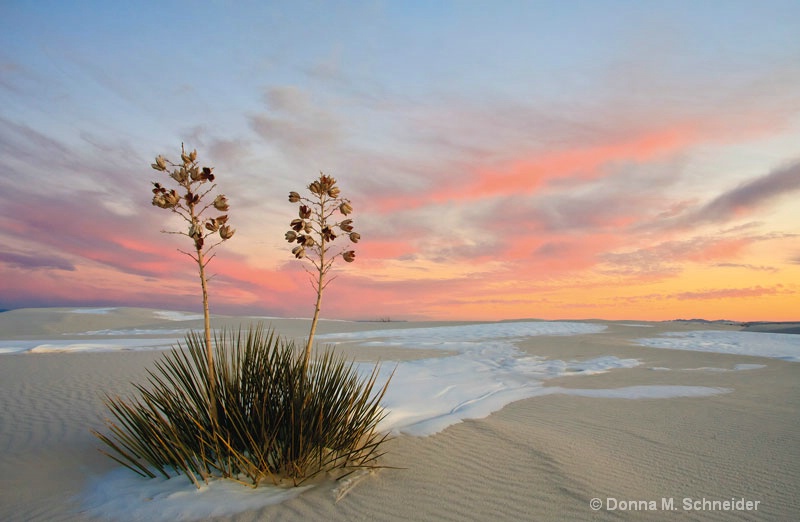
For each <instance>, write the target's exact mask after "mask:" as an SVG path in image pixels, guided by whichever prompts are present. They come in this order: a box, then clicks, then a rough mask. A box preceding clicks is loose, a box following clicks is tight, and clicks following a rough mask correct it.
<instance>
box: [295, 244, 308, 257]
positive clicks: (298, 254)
mask: <svg viewBox="0 0 800 522" xmlns="http://www.w3.org/2000/svg"><path fill="white" fill-rule="evenodd" d="M292 254H294V257H296V258H297V259H302V258H304V257H305V255H306V251H305V249H304V248H303V247H301V246H296V247H294V248H293V249H292Z"/></svg>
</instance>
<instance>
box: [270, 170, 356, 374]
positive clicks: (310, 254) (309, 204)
mask: <svg viewBox="0 0 800 522" xmlns="http://www.w3.org/2000/svg"><path fill="white" fill-rule="evenodd" d="M308 191H309V193H310V194H309V196H308V197H306V196H302V195H300V194H299V193H298V192H290V193H289V202H290V203H297V204H298V205H299V208H298V217H297V218H295V219H293V220H292V222H291V223H290V224H289V226H290V227H291V230H289V231H288V232H286V240H287V241H288V242H289V243H296V244H297V245H296V246H295V247H294V248H293V249H292V254H294V257H296V258H297V259H304V260H307V261H308V262H309V263H310V264H311V265H312V267H313V269H314V270H313V271H312V270H310V269H308V268H306V271H307V272H309V274H310V275H311V284H312V286H313V287H314V290H315V291H316V294H317V297H316V302H315V303H314V317H313V319H312V320H311V329H310V331H309V333H308V342H307V344H306V351H305V356H304V359H303V365H304V367H306V368H307V367H308V360H309V358H310V357H311V346H312V344H313V342H314V333H315V332H316V330H317V322H318V321H319V312H320V308H321V306H322V293H323V291H324V290H325V288H326V287H327V286H328V284H329V283H330V282H331V281H332V280H333V278H332V277H330V271H331V268H332V267H333V263H334V261H335V260H336V259H337V258H339V257H341V258H342V259H344V261H345V262H347V263H352V262H353V261H355V258H356V253H355V251H353V250H348V249H347V247H345V248H341V249H335V248H334V247H333V244H332V243H333V242H334V241H335V240H336V239H337V238H339V237H342V236H344V237H346V238H347V239H348V240H349V242H348V246H349V243H358V241H359V239H361V236H360V235H359V233H358V232H355V231H354V230H353V220H352V219H349V218H347V216H348V215H349V214H350V213H351V212H353V207H352V206H351V205H350V200H348V199H345V198H343V197H341V196H340V193H341V191H340V190H339V187H337V186H336V179H334V178H333V177H331V176H326V175H325V174H323V173H321V172H320V175H319V178H318V179H316V180H314V181H313V182H311V184H310V185H308ZM340 216H341V217H344V218H345V219H340ZM340 234H341V235H340Z"/></svg>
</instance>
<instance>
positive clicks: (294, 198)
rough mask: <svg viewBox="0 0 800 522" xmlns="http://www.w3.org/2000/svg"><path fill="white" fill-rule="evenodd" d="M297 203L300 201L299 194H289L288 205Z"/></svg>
mask: <svg viewBox="0 0 800 522" xmlns="http://www.w3.org/2000/svg"><path fill="white" fill-rule="evenodd" d="M298 201H300V194H298V193H297V192H294V191H292V192H289V203H297V202H298Z"/></svg>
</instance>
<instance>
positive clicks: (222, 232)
mask: <svg viewBox="0 0 800 522" xmlns="http://www.w3.org/2000/svg"><path fill="white" fill-rule="evenodd" d="M235 232H236V230H234V229H232V228H231V227H230V225H222V226H221V227H219V237H221V238H222V240H223V241H227V240H228V239H230V238H232V237H233V234H234V233H235Z"/></svg>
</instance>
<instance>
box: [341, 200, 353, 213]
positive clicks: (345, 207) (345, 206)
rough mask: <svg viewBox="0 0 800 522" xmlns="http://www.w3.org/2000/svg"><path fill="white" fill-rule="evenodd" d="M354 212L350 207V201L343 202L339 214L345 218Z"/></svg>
mask: <svg viewBox="0 0 800 522" xmlns="http://www.w3.org/2000/svg"><path fill="white" fill-rule="evenodd" d="M352 211H353V207H352V206H350V202H349V201H343V202H342V204H341V205H339V212H341V213H342V215H343V216H347V215H348V214H350V213H351V212H352Z"/></svg>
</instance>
